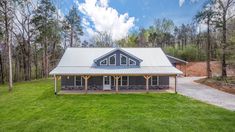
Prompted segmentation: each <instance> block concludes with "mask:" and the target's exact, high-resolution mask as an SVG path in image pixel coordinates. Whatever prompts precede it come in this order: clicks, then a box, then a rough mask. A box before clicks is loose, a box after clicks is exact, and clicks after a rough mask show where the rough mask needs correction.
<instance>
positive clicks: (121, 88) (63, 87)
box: [54, 74, 177, 94]
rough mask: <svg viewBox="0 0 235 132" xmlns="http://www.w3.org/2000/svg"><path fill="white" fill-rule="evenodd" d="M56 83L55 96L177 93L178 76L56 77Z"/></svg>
mask: <svg viewBox="0 0 235 132" xmlns="http://www.w3.org/2000/svg"><path fill="white" fill-rule="evenodd" d="M170 77H171V78H174V83H172V82H171V83H170ZM171 80H172V79H171ZM54 81H55V94H57V93H60V94H87V93H89V94H99V93H101V94H105V93H144V92H147V93H148V92H176V86H177V75H156V74H155V75H54ZM59 82H60V83H59ZM58 83H59V84H58Z"/></svg>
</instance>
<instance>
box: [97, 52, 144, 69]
mask: <svg viewBox="0 0 235 132" xmlns="http://www.w3.org/2000/svg"><path fill="white" fill-rule="evenodd" d="M141 62H142V60H141V59H140V58H138V57H136V56H134V55H132V54H130V53H128V52H126V51H124V50H122V49H119V48H117V49H115V50H112V51H111V52H108V53H106V54H104V55H102V56H100V57H98V58H97V59H95V60H94V63H95V64H96V65H97V66H127V67H132V66H133V67H136V66H140V63H141Z"/></svg>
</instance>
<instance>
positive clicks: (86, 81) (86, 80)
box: [82, 76, 91, 94]
mask: <svg viewBox="0 0 235 132" xmlns="http://www.w3.org/2000/svg"><path fill="white" fill-rule="evenodd" d="M90 77H91V76H82V78H83V79H85V92H86V94H87V83H88V79H89V78H90Z"/></svg>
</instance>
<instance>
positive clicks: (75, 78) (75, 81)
mask: <svg viewBox="0 0 235 132" xmlns="http://www.w3.org/2000/svg"><path fill="white" fill-rule="evenodd" d="M80 81H81V85H77V76H74V86H75V87H77V86H82V76H80Z"/></svg>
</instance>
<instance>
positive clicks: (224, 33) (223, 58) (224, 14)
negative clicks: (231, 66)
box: [222, 11, 227, 78]
mask: <svg viewBox="0 0 235 132" xmlns="http://www.w3.org/2000/svg"><path fill="white" fill-rule="evenodd" d="M226 26H227V24H226V12H225V11H224V13H223V31H222V33H223V38H222V78H225V77H227V71H226V66H227V65H226V53H225V52H226V44H227V37H226V34H227V29H226V28H227V27H226Z"/></svg>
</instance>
